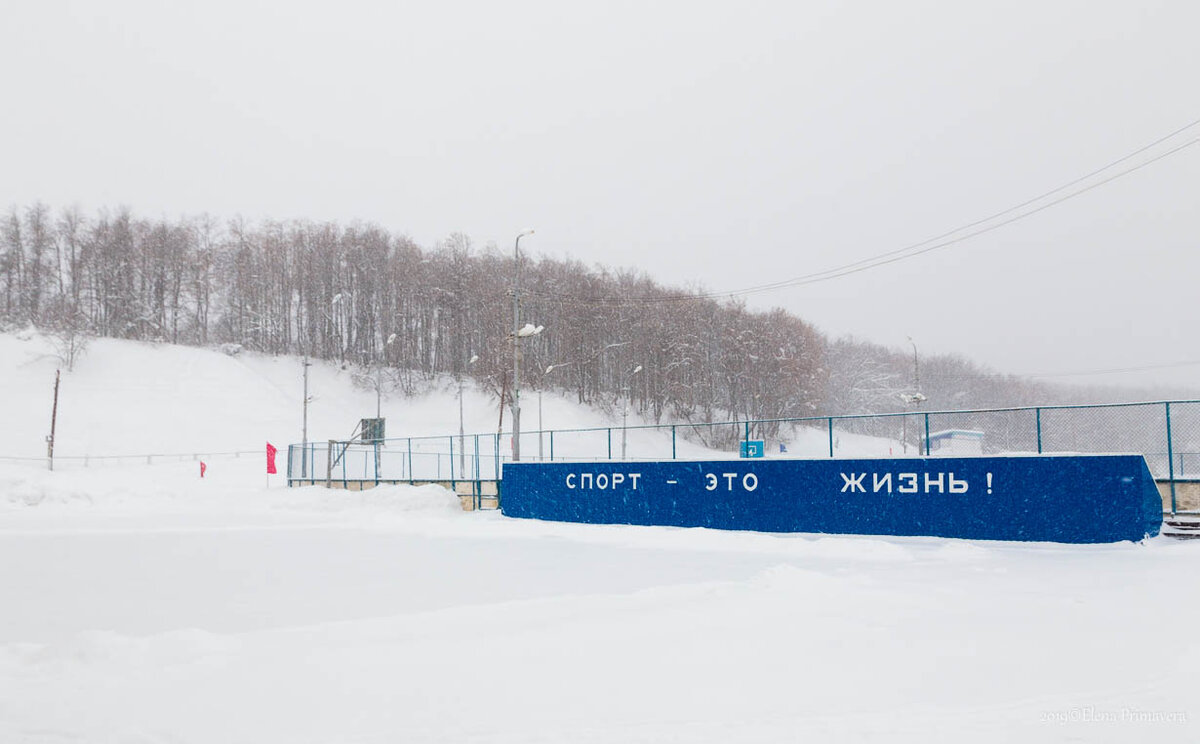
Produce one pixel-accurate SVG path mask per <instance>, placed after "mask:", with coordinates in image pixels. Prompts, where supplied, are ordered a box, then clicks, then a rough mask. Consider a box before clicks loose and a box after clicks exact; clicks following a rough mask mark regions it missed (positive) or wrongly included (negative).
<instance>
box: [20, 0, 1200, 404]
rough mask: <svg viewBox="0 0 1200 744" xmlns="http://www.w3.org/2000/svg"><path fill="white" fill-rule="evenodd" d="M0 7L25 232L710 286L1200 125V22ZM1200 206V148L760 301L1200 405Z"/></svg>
mask: <svg viewBox="0 0 1200 744" xmlns="http://www.w3.org/2000/svg"><path fill="white" fill-rule="evenodd" d="M3 3H4V10H3V14H2V16H3V24H2V25H0V69H2V70H4V75H3V77H2V78H0V79H2V80H3V81H4V85H3V88H4V107H3V108H4V112H3V115H2V116H0V154H2V157H0V169H2V171H0V172H2V173H3V177H2V178H0V206H4V207H8V206H11V205H19V206H24V205H27V204H29V203H31V202H33V201H34V200H42V201H44V202H46V203H48V204H50V205H51V206H54V207H56V208H57V207H61V206H64V205H68V204H78V205H79V206H81V207H83V208H84V209H85V210H87V211H94V210H95V209H97V208H99V207H104V206H108V207H112V206H117V205H128V206H130V207H131V208H133V209H134V210H135V212H137V213H138V214H140V215H142V216H159V215H166V216H169V217H174V216H178V215H182V214H197V213H200V212H208V213H210V214H213V215H216V216H218V217H223V218H225V217H233V216H235V215H243V216H245V217H247V218H250V219H258V218H264V217H269V218H274V219H288V218H294V217H302V218H310V219H315V220H326V219H336V220H339V221H350V220H353V219H359V220H363V221H370V222H376V223H378V224H381V225H383V226H385V227H387V228H389V229H392V230H395V231H398V232H402V233H406V234H408V235H410V236H411V237H412V238H413V239H415V240H416V241H417V242H418V243H420V244H422V245H425V246H432V245H433V244H435V243H436V242H437V241H438V240H440V239H443V238H445V237H446V236H447V235H449V234H450V233H452V232H464V233H467V234H469V235H470V236H471V237H472V238H473V240H474V241H475V242H476V243H477V244H478V245H481V246H482V245H485V244H487V243H489V242H494V243H495V244H496V245H498V246H500V247H501V248H503V249H506V250H509V249H511V245H512V240H513V237H514V236H515V235H516V234H517V232H519V231H520V230H521V229H523V228H525V227H534V228H536V229H537V233H536V235H535V236H533V237H532V238H528V239H525V240H523V241H522V247H523V248H528V249H529V250H530V251H531V252H532V253H540V254H543V255H548V256H555V257H573V258H577V259H580V260H582V261H584V262H586V263H589V264H590V263H603V264H606V265H610V266H625V267H637V268H640V269H643V270H644V271H646V272H647V273H649V274H650V275H652V276H654V277H655V278H656V279H658V280H659V281H661V282H663V283H666V284H672V285H682V286H694V285H702V286H703V287H705V288H707V289H709V290H719V291H726V290H738V289H741V288H745V287H751V286H756V285H760V284H764V283H767V282H773V281H778V280H781V279H787V278H790V277H798V276H803V275H807V274H811V273H814V272H818V271H822V270H825V269H830V268H834V267H837V266H842V265H845V264H848V263H850V262H853V261H857V260H859V259H864V258H868V257H871V256H875V255H878V254H882V253H885V252H887V251H891V250H894V249H897V248H901V247H904V246H906V245H909V244H912V243H916V242H918V241H920V240H923V239H926V238H929V237H932V236H935V235H938V234H941V233H943V232H946V231H948V230H951V229H953V228H956V227H958V226H960V225H963V224H966V223H970V222H973V221H975V220H977V219H980V218H983V217H986V216H988V215H990V214H993V213H995V212H998V211H1000V210H1003V209H1005V208H1007V207H1010V206H1012V205H1014V204H1018V203H1020V202H1023V201H1024V200H1026V199H1028V198H1031V197H1034V196H1037V195H1039V194H1041V193H1043V192H1046V191H1048V190H1050V189H1052V188H1054V187H1057V186H1059V185H1062V184H1064V183H1067V182H1069V181H1071V180H1073V179H1075V178H1077V177H1079V176H1081V175H1084V174H1086V173H1088V172H1090V171H1092V170H1094V169H1096V168H1099V167H1101V166H1103V165H1106V164H1108V163H1110V162H1111V161H1113V160H1116V159H1117V158H1119V157H1121V156H1124V155H1126V154H1128V153H1131V152H1133V151H1134V150H1137V149H1138V148H1140V147H1142V146H1143V145H1145V144H1147V143H1149V142H1152V141H1153V140H1155V139H1157V138H1159V137H1161V136H1163V135H1165V134H1167V133H1169V132H1171V131H1173V130H1176V129H1178V128H1180V127H1183V126H1184V125H1186V124H1188V123H1189V122H1192V121H1195V120H1197V119H1200V96H1197V95H1196V91H1197V90H1200V84H1198V83H1197V80H1196V73H1197V71H1198V70H1200V51H1198V50H1200V44H1198V43H1197V41H1196V38H1195V31H1196V29H1197V28H1200V3H1196V2H1194V1H1192V0H1179V1H1177V2H1153V1H1147V0H1139V1H1138V2H1132V1H1131V2H1055V1H1053V0H1040V1H1039V2H1025V1H1023V0H1007V1H1005V2H981V1H979V0H976V1H973V2H922V1H919V0H907V1H906V2H826V1H823V0H820V1H811V0H810V1H806V0H799V1H795V0H794V1H793V2H737V3H732V2H731V3H709V2H658V3H655V2H612V1H608V0H606V1H605V2H599V3H588V4H586V5H584V4H577V3H569V2H530V1H527V0H509V1H508V2H503V3H495V2H428V1H425V2H390V3H382V2H380V3H371V2H338V3H314V2H301V1H296V2H286V3H285V2H278V3H269V2H255V1H253V0H238V1H237V2H228V1H226V0H206V2H169V3H168V2H158V1H149V0H147V1H144V2H135V1H123V2H117V1H112V0H109V1H106V2H54V1H53V0H45V1H44V2H24V1H17V0H3ZM1197 137H1200V127H1194V128H1192V129H1190V130H1188V131H1186V132H1184V133H1183V134H1181V135H1180V136H1179V137H1178V138H1176V139H1174V140H1172V141H1171V142H1169V143H1166V145H1163V146H1162V147H1160V148H1159V149H1158V150H1156V151H1152V152H1149V153H1146V154H1145V155H1143V156H1142V157H1141V158H1140V160H1141V161H1144V160H1146V159H1148V158H1149V157H1150V156H1151V155H1153V154H1156V153H1161V152H1162V151H1163V149H1164V148H1165V147H1167V146H1168V145H1172V144H1174V145H1179V144H1183V143H1185V142H1187V141H1189V140H1191V139H1196V138H1197ZM1138 162H1140V161H1139V160H1138V159H1134V160H1131V161H1129V162H1128V163H1127V165H1132V164H1137V163H1138ZM1198 183H1200V145H1197V146H1195V147H1188V148H1186V149H1183V150H1181V151H1179V152H1177V153H1175V154H1174V155H1171V156H1169V157H1165V158H1163V159H1162V160H1160V161H1158V162H1155V163H1153V164H1151V165H1148V166H1147V167H1145V168H1142V169H1140V170H1138V171H1137V172H1134V173H1131V174H1129V175H1127V176H1124V177H1123V178H1120V179H1118V180H1115V181H1113V182H1112V183H1109V184H1107V185H1104V186H1101V187H1099V188H1096V189H1094V190H1092V191H1089V192H1087V193H1085V194H1083V195H1081V196H1078V197H1077V198H1073V199H1071V200H1069V201H1066V202H1064V203H1062V204H1059V205H1057V206H1053V207H1050V208H1048V209H1046V210H1044V211H1042V212H1039V213H1038V214H1035V215H1033V216H1031V217H1029V218H1027V219H1023V220H1021V221H1019V222H1016V223H1014V224H1011V225H1008V226H1005V227H1002V228H1000V229H998V230H995V231H992V232H989V233H987V234H985V235H982V236H979V237H976V238H973V239H970V240H966V241H964V242H961V243H957V244H955V245H953V246H948V247H946V248H942V249H939V250H935V251H932V252H929V253H927V254H924V255H921V256H918V257H915V258H912V259H910V260H905V261H900V262H897V263H893V264H889V265H886V266H883V267H880V268H876V269H873V270H870V271H865V272H861V273H857V274H854V275H851V276H846V277H842V278H837V279H834V280H831V281H826V282H821V283H817V284H809V285H804V286H797V287H789V288H785V289H781V290H776V291H772V292H764V293H758V294H754V295H750V296H748V297H747V298H746V299H747V301H748V302H749V303H750V304H751V305H752V306H753V307H758V308H768V307H772V306H781V307H784V308H787V309H788V310H791V311H793V312H795V313H796V314H798V315H800V316H801V317H803V318H805V319H806V320H809V321H810V322H812V323H814V324H816V325H817V326H818V327H820V328H821V329H823V330H824V331H826V332H828V333H830V334H833V335H840V334H846V333H852V334H854V335H856V336H859V337H860V338H864V339H869V340H872V341H876V342H879V343H883V344H886V345H890V346H895V347H904V348H908V345H907V341H906V338H907V337H909V336H911V337H912V338H913V339H914V340H915V341H916V343H917V344H918V346H919V347H920V349H921V351H922V353H926V352H929V353H933V352H959V353H962V354H965V355H967V356H969V357H971V358H973V359H975V360H977V361H979V362H981V363H984V364H987V365H989V366H991V367H994V368H995V369H997V370H999V371H1002V372H1013V373H1044V374H1062V373H1073V372H1081V371H1097V370H1108V369H1125V368H1130V367H1155V369H1149V370H1143V371H1140V372H1127V373H1123V374H1096V375H1089V376H1085V377H1081V378H1069V377H1068V378H1055V379H1064V380H1069V379H1080V380H1084V381H1088V382H1097V383H1139V384H1153V383H1157V382H1162V383H1184V384H1186V383H1192V382H1193V381H1196V382H1197V384H1200V343H1198V342H1197V331H1198V330H1200V327H1198V326H1200V323H1198V321H1200V281H1198V280H1200V251H1198V250H1197V247H1198V242H1200V208H1198V204H1200V203H1198V201H1197V195H1198V189H1197V184H1198Z"/></svg>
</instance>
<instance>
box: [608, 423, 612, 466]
mask: <svg viewBox="0 0 1200 744" xmlns="http://www.w3.org/2000/svg"><path fill="white" fill-rule="evenodd" d="M608 459H610V460H611V459H612V429H609V430H608Z"/></svg>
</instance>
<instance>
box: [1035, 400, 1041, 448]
mask: <svg viewBox="0 0 1200 744" xmlns="http://www.w3.org/2000/svg"><path fill="white" fill-rule="evenodd" d="M1034 411H1035V412H1036V414H1037V440H1038V454H1039V455H1040V454H1042V409H1040V408H1035V409H1034Z"/></svg>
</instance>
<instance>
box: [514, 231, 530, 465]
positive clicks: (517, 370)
mask: <svg viewBox="0 0 1200 744" xmlns="http://www.w3.org/2000/svg"><path fill="white" fill-rule="evenodd" d="M526 235H533V230H524V231H522V232H520V233H519V234H518V235H517V239H516V241H515V242H514V243H513V261H514V263H515V266H514V269H515V271H514V275H513V335H512V342H513V394H512V403H511V406H512V418H513V458H512V459H513V462H520V460H521V346H520V341H521V335H520V334H521V238H523V237H525V236H526Z"/></svg>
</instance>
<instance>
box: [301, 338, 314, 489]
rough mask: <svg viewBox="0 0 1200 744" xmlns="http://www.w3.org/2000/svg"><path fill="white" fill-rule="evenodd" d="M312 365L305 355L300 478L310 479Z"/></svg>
mask: <svg viewBox="0 0 1200 744" xmlns="http://www.w3.org/2000/svg"><path fill="white" fill-rule="evenodd" d="M311 366H312V364H311V363H310V362H309V361H308V354H305V355H304V405H303V410H304V413H303V418H302V420H301V424H300V441H301V442H302V444H301V445H300V477H301V478H307V477H308V368H309V367H311Z"/></svg>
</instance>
